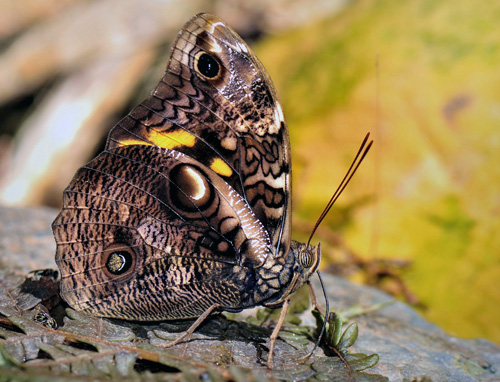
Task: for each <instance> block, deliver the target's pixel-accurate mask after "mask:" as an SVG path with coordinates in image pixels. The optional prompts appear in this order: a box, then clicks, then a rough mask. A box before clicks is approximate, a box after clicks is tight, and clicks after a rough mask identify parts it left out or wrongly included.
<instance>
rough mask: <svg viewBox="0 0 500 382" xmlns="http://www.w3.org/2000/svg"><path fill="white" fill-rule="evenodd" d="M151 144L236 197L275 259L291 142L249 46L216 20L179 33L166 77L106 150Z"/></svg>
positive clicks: (286, 212)
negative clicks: (210, 173) (179, 155)
mask: <svg viewBox="0 0 500 382" xmlns="http://www.w3.org/2000/svg"><path fill="white" fill-rule="evenodd" d="M131 144H152V145H156V146H159V147H164V148H170V149H175V150H178V151H181V152H183V153H185V154H187V155H189V156H190V157H192V158H195V159H197V160H198V161H200V162H201V163H203V164H204V165H205V166H207V167H209V168H211V169H212V170H214V171H215V172H216V173H218V174H219V175H220V176H221V177H222V178H223V179H224V180H225V181H226V182H228V183H229V184H230V185H231V186H232V187H233V188H234V189H235V190H237V191H238V192H239V193H240V194H241V195H242V196H243V197H244V198H245V200H246V201H247V203H248V204H249V205H250V207H251V208H252V210H253V211H254V213H255V215H256V216H257V218H258V219H259V220H260V221H261V222H262V224H263V225H264V227H265V228H266V230H267V232H268V233H269V236H270V237H271V238H272V241H273V244H274V246H275V247H276V248H277V247H278V246H281V249H280V250H277V251H276V252H275V255H276V256H281V255H282V254H283V253H285V254H286V253H287V251H288V246H289V241H290V230H291V225H290V218H291V217H290V206H291V199H290V197H291V195H290V187H291V184H290V143H289V138H288V132H287V128H286V125H285V122H284V118H283V113H282V110H281V106H280V103H279V101H278V97H277V94H276V90H275V88H274V86H273V84H272V81H271V79H270V78H269V76H268V74H267V72H266V71H265V69H264V68H263V66H262V64H261V63H260V62H259V60H258V59H257V58H256V56H255V55H254V54H253V53H252V52H251V50H250V48H249V47H248V46H247V45H246V43H245V42H244V41H243V40H242V39H241V38H240V37H239V36H238V35H237V34H236V33H235V32H234V31H233V30H232V29H231V28H230V27H229V26H227V25H225V24H224V23H223V22H222V21H221V20H219V19H217V18H216V17H214V16H211V15H207V14H199V15H197V16H195V17H194V18H193V19H191V20H190V21H189V22H188V23H187V24H186V25H185V26H184V28H183V29H182V30H181V31H180V32H179V35H178V37H177V40H176V42H175V43H174V46H173V48H172V53H171V57H170V61H169V64H168V66H167V70H166V73H165V76H164V77H163V79H162V80H161V81H160V83H159V84H158V86H157V87H156V89H155V90H154V91H153V93H152V94H151V96H150V97H149V98H147V99H146V100H145V101H144V102H143V103H142V104H141V105H139V106H137V107H136V108H135V109H134V110H132V112H131V113H130V114H129V115H127V116H126V117H125V118H124V119H123V120H121V121H120V122H119V123H118V124H117V125H116V127H115V128H114V129H113V130H112V131H111V133H110V135H109V139H108V144H107V148H108V149H112V148H114V147H118V146H122V145H131Z"/></svg>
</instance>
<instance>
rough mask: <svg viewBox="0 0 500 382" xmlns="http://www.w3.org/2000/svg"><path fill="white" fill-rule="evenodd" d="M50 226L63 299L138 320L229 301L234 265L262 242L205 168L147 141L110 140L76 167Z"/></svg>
mask: <svg viewBox="0 0 500 382" xmlns="http://www.w3.org/2000/svg"><path fill="white" fill-rule="evenodd" d="M53 230H54V235H55V237H56V241H57V244H58V247H57V255H56V261H57V263H58V266H59V268H60V269H61V274H62V283H61V293H62V296H63V297H64V299H65V300H66V301H67V302H68V303H69V304H70V305H71V306H73V307H75V308H76V309H78V310H86V311H88V312H90V313H94V314H98V315H102V316H109V317H118V318H129V319H141V320H157V319H165V318H187V317H196V316H198V315H200V314H201V313H203V312H204V311H205V310H206V309H207V308H208V307H209V306H211V305H212V304H214V303H215V302H216V303H217V304H218V305H220V306H223V307H227V308H230V309H231V308H233V309H234V308H237V307H239V306H240V305H241V304H242V301H243V300H245V292H244V291H245V288H244V286H245V283H246V281H244V279H245V274H246V272H247V270H246V268H245V267H244V266H239V264H245V263H247V264H248V262H252V261H253V260H254V259H260V261H261V262H262V261H264V258H265V256H266V255H267V253H268V252H269V245H270V242H269V237H268V235H267V233H266V232H265V230H264V227H263V226H262V224H258V221H257V220H256V219H255V216H254V215H253V212H252V211H251V209H250V208H249V207H248V205H247V204H246V203H245V201H244V200H243V198H241V196H240V195H239V194H238V193H237V192H236V191H235V190H234V189H232V187H231V186H230V185H228V184H227V183H226V182H224V181H223V180H222V179H221V178H220V177H219V176H218V175H217V174H216V173H215V172H214V171H212V170H211V169H210V168H208V167H206V166H204V165H203V164H201V163H199V162H198V161H196V160H194V159H193V158H190V157H188V156H187V155H185V154H182V153H179V152H177V151H174V150H168V149H161V148H158V147H154V146H139V145H134V146H125V147H121V148H117V149H115V150H113V151H112V152H109V151H108V152H104V153H102V154H101V155H99V156H98V157H97V158H95V159H94V160H93V161H91V162H90V163H88V164H87V165H86V166H84V167H82V168H81V169H80V170H79V171H78V172H77V174H76V175H75V177H74V179H73V181H72V182H71V183H70V185H69V186H68V188H67V189H66V190H65V193H64V209H63V210H62V212H61V213H60V214H59V216H58V217H57V219H56V220H55V221H54V223H53ZM238 280H239V281H238ZM242 281H243V283H242Z"/></svg>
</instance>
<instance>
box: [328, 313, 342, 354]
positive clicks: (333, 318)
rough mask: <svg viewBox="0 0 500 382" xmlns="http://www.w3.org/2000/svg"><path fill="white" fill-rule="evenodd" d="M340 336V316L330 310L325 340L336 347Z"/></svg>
mask: <svg viewBox="0 0 500 382" xmlns="http://www.w3.org/2000/svg"><path fill="white" fill-rule="evenodd" d="M341 336H342V317H340V315H339V314H337V313H335V312H330V314H329V317H328V330H327V332H326V340H327V342H328V343H329V344H330V345H332V346H333V347H334V348H337V345H338V344H339V341H340V338H341Z"/></svg>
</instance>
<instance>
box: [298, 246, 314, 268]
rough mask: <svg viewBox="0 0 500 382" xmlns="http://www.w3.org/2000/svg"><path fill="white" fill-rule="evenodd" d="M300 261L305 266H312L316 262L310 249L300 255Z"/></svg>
mask: <svg viewBox="0 0 500 382" xmlns="http://www.w3.org/2000/svg"><path fill="white" fill-rule="evenodd" d="M299 262H300V265H302V267H303V268H310V267H311V266H312V265H313V262H314V259H313V255H312V253H311V252H310V251H308V250H304V251H302V252H301V253H300V255H299Z"/></svg>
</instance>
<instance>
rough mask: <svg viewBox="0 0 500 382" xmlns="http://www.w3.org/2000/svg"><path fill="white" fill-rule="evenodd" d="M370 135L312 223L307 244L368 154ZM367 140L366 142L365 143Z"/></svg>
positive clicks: (367, 135) (370, 143)
mask: <svg viewBox="0 0 500 382" xmlns="http://www.w3.org/2000/svg"><path fill="white" fill-rule="evenodd" d="M369 137H370V133H368V134H366V136H365V139H364V140H363V143H361V146H360V148H359V150H358V153H357V154H356V157H355V158H354V160H353V161H352V163H351V166H350V167H349V170H347V173H346V174H345V176H344V179H342V182H340V185H339V186H338V187H337V190H335V192H334V193H333V195H332V197H331V199H330V201H329V202H328V204H327V205H326V207H325V209H324V210H323V212H322V213H321V215H320V217H319V218H318V220H317V221H316V224H315V225H314V228H313V229H312V231H311V235H310V236H309V240H308V241H307V245H309V244H310V242H311V239H312V238H313V236H314V234H315V233H316V230H317V229H318V227H319V225H320V224H321V222H322V221H323V219H324V218H325V216H326V215H327V214H328V212H330V209H331V208H332V206H333V204H334V203H335V202H336V201H337V199H338V198H339V196H340V194H342V192H343V191H344V189H345V188H346V186H347V185H348V184H349V182H350V181H351V179H352V177H353V175H354V174H355V173H356V170H357V169H358V167H359V165H360V164H361V162H363V159H365V157H366V154H368V151H370V148H371V147H372V144H373V140H371V141H370V142H368V138H369ZM367 142H368V143H367Z"/></svg>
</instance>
